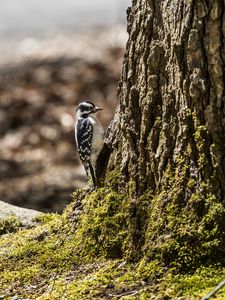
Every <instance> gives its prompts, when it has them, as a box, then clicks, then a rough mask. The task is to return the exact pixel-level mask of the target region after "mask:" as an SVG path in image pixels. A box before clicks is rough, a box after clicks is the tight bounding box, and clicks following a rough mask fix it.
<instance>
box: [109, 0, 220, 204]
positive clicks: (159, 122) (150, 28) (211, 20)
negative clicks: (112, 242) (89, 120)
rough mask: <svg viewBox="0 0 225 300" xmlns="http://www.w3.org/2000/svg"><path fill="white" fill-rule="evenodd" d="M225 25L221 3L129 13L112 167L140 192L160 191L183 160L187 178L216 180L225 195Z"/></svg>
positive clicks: (162, 4)
mask: <svg viewBox="0 0 225 300" xmlns="http://www.w3.org/2000/svg"><path fill="white" fill-rule="evenodd" d="M224 20H225V19H224V2H223V1H221V0H212V1H204V0H199V1H197V0H189V1H186V0H173V1H169V0H168V1H158V0H157V1H156V0H149V1H147V0H134V1H133V5H132V8H130V9H128V33H129V40H128V43H127V49H126V54H125V57H124V63H123V73H122V79H121V82H120V86H119V99H120V101H119V107H118V109H117V112H116V116H115V119H114V129H113V131H112V136H113V152H112V155H111V160H110V167H111V168H113V167H117V166H120V170H121V171H122V173H123V175H124V177H125V181H126V182H128V181H129V180H132V181H134V182H135V185H136V191H137V192H138V194H140V193H143V191H145V190H146V189H147V188H150V189H153V190H154V191H160V189H161V186H162V180H163V177H164V175H165V171H166V170H167V168H168V165H171V166H172V167H176V166H179V165H180V160H181V158H182V159H185V161H186V162H187V163H188V170H187V179H190V178H193V179H194V180H195V181H196V187H197V186H199V184H200V183H201V182H202V181H207V180H209V181H210V182H211V181H213V187H212V188H213V190H214V191H216V194H217V196H218V197H219V198H220V199H222V198H223V196H224V188H225V185H224V183H225V177H224V171H225V163H224V159H225V156H224V153H225V151H224V150H225V149H224V147H225V143H224V126H225V123H224V121H225V119H224V113H225V110H224V101H225V98H224V45H223V42H224V34H225V32H224V31H223V29H224ZM224 30H225V29H224ZM112 136H111V137H112Z"/></svg>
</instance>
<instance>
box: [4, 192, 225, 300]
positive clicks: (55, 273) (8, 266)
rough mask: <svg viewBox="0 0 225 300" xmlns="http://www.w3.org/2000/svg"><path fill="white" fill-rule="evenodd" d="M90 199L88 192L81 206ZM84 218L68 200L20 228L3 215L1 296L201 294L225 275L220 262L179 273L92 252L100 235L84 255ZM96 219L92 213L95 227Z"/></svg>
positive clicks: (159, 298) (160, 299) (184, 298)
mask: <svg viewBox="0 0 225 300" xmlns="http://www.w3.org/2000/svg"><path fill="white" fill-rule="evenodd" d="M95 196H96V195H94V197H95ZM76 197H77V196H76V195H74V199H75V201H76ZM93 199H94V198H93ZM105 200H106V201H107V199H105ZM93 201H94V202H95V203H97V202H98V201H100V199H98V198H95V199H94V200H93ZM100 202H101V201H100ZM89 203H90V198H89V199H88V200H87V204H85V205H84V208H83V210H84V212H85V211H88V205H90V204H89ZM85 206H86V208H85ZM101 209H102V208H101ZM102 213H103V214H104V212H103V211H102ZM89 214H90V212H89ZM82 215H83V214H82ZM103 217H104V218H105V216H103ZM82 218H83V221H78V223H76V222H75V219H76V218H74V203H72V204H70V206H68V207H67V209H66V210H65V211H64V213H63V214H62V215H59V214H46V215H43V216H39V217H38V218H37V219H36V222H37V224H36V225H35V226H33V227H31V228H22V227H21V226H20V223H19V222H18V221H17V220H16V219H15V218H13V217H11V218H8V219H6V220H5V221H4V222H3V221H2V222H1V223H0V234H2V236H1V239H0V287H1V288H0V299H4V300H12V299H14V300H15V299H18V300H19V299H39V300H47V299H49V300H52V299H65V300H67V299H68V300H70V299H71V300H74V299H124V300H133V299H142V300H147V299H152V300H153V299H154V300H169V299H177V300H178V299H179V300H194V299H195V300H200V299H202V297H203V296H205V295H206V294H207V293H209V292H210V291H211V290H212V289H213V288H214V287H215V286H216V285H217V284H218V283H220V282H221V281H222V280H223V279H224V277H225V269H224V268H222V267H220V266H207V267H205V266H204V267H200V268H198V269H197V270H195V271H194V272H192V273H184V274H182V273H176V270H175V269H174V268H165V267H162V266H160V264H159V262H157V261H145V260H144V259H142V260H141V261H139V262H137V263H132V262H129V261H127V260H126V258H123V257H120V258H118V257H117V258H116V257H115V258H113V257H109V256H108V257H107V255H96V256H95V255H93V253H94V251H95V249H94V248H95V247H96V246H97V245H100V247H101V245H102V247H104V238H103V241H101V239H100V240H99V241H98V242H96V243H95V244H92V246H91V248H89V250H88V251H87V252H86V256H85V255H84V253H83V252H84V251H85V247H86V245H85V244H88V245H89V246H90V242H91V241H85V240H83V238H85V239H88V236H87V235H85V230H86V229H85V222H86V223H87V224H88V226H89V227H88V230H89V231H90V230H91V229H90V220H85V219H86V218H87V215H86V216H85V213H84V215H83V216H82ZM112 218H113V216H112ZM98 219H99V216H98ZM105 219H106V218H105ZM95 222H96V220H94V219H93V224H92V226H93V227H94V226H95V225H96V224H95ZM98 222H100V223H101V221H100V220H98ZM100 226H101V225H100ZM109 226H110V224H109ZM102 227H104V224H103V225H102ZM111 228H112V226H111ZM99 237H100V236H99ZM99 237H97V238H99ZM105 239H106V240H107V237H106V236H105ZM102 242H103V244H102ZM89 254H90V255H89ZM224 295H225V289H224V288H223V289H221V290H220V291H219V292H218V293H217V295H216V298H214V299H217V300H219V299H220V300H222V299H225V296H224Z"/></svg>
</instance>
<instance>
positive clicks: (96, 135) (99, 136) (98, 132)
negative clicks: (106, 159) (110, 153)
mask: <svg viewBox="0 0 225 300" xmlns="http://www.w3.org/2000/svg"><path fill="white" fill-rule="evenodd" d="M89 119H90V121H91V123H92V125H93V137H92V147H91V157H90V158H91V163H92V165H93V166H95V165H96V161H97V158H98V156H99V153H100V152H101V150H102V147H103V144H104V129H103V127H102V125H101V123H100V121H99V120H98V119H97V118H96V117H94V116H93V117H92V116H91V117H89Z"/></svg>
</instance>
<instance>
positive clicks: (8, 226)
mask: <svg viewBox="0 0 225 300" xmlns="http://www.w3.org/2000/svg"><path fill="white" fill-rule="evenodd" d="M21 226H22V224H21V221H20V220H19V219H18V218H17V217H16V216H14V215H11V216H8V217H7V218H5V219H3V220H0V235H2V234H5V233H10V232H15V231H17V230H18V229H19V228H20V227H21Z"/></svg>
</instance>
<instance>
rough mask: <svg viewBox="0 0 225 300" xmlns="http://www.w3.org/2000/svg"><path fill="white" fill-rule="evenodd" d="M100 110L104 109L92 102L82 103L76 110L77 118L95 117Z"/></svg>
mask: <svg viewBox="0 0 225 300" xmlns="http://www.w3.org/2000/svg"><path fill="white" fill-rule="evenodd" d="M100 110H102V108H100V107H98V106H95V105H94V104H93V103H92V102H90V101H82V102H80V103H79V105H78V106H77V108H76V112H77V118H85V117H88V116H90V115H94V114H96V113H97V112H99V111H100Z"/></svg>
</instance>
